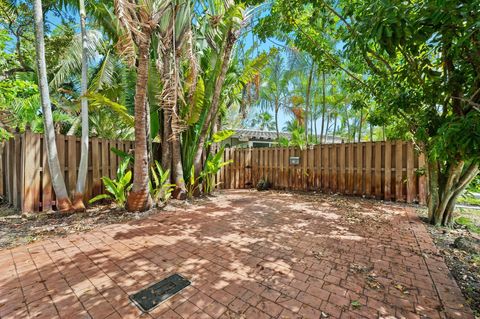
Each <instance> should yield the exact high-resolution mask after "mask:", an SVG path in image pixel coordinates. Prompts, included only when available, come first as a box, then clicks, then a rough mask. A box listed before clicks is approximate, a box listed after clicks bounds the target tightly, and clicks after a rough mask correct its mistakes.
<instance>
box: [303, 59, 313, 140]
mask: <svg viewBox="0 0 480 319" xmlns="http://www.w3.org/2000/svg"><path fill="white" fill-rule="evenodd" d="M314 68H315V61H313V62H312V67H311V68H310V74H309V75H308V83H307V92H306V101H305V145H306V146H307V147H308V117H309V115H310V114H309V113H310V92H311V89H312V78H313V70H314Z"/></svg>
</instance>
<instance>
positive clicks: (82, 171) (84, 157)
mask: <svg viewBox="0 0 480 319" xmlns="http://www.w3.org/2000/svg"><path fill="white" fill-rule="evenodd" d="M79 5H80V29H81V33H82V80H81V82H82V83H81V86H82V92H81V95H82V96H81V106H82V114H81V117H82V138H81V151H80V164H79V166H78V177H77V186H76V189H75V195H74V198H73V208H74V209H75V210H78V211H83V210H85V205H84V203H83V195H84V192H85V184H86V181H87V172H88V101H87V98H86V96H85V95H86V94H87V86H88V79H87V70H88V65H87V30H86V25H85V24H86V21H85V20H86V14H85V2H84V0H80V1H79Z"/></svg>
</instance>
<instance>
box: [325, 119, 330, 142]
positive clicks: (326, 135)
mask: <svg viewBox="0 0 480 319" xmlns="http://www.w3.org/2000/svg"><path fill="white" fill-rule="evenodd" d="M330 115H331V114H330V112H329V113H328V115H327V125H326V127H325V143H328V131H329V130H330V117H331V116H330Z"/></svg>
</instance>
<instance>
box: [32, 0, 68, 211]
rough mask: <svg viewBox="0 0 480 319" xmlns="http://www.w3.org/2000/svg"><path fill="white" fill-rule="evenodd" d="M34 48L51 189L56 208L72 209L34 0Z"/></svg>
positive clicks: (40, 16) (38, 11) (37, 3)
mask: <svg viewBox="0 0 480 319" xmlns="http://www.w3.org/2000/svg"><path fill="white" fill-rule="evenodd" d="M34 10H35V48H36V51H37V57H36V64H37V69H38V86H39V89H40V99H41V103H42V111H43V125H44V129H45V133H44V134H45V143H46V150H47V159H48V168H49V170H50V175H51V177H52V185H53V190H54V191H55V195H56V197H57V208H58V209H59V210H60V211H69V210H71V209H72V203H71V202H70V199H69V198H68V193H67V188H66V187H65V181H64V179H63V175H62V171H61V168H60V162H59V161H58V153H57V145H56V142H55V128H54V124H53V116H52V109H51V103H50V93H49V91H48V81H47V66H46V62H45V40H44V31H43V12H42V1H41V0H35V2H34Z"/></svg>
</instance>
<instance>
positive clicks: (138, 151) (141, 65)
mask: <svg viewBox="0 0 480 319" xmlns="http://www.w3.org/2000/svg"><path fill="white" fill-rule="evenodd" d="M149 51H150V37H149V36H148V37H145V40H143V41H141V42H140V43H139V45H138V67H137V83H136V87H135V163H134V167H133V187H132V191H131V192H130V194H129V195H128V199H127V209H128V210H129V211H145V210H147V209H149V208H150V207H151V205H152V199H151V197H150V193H149V190H148V146H147V143H148V141H147V131H146V123H145V118H146V112H148V111H149V110H147V105H148V104H147V103H145V102H146V98H147V81H148V60H149Z"/></svg>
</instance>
